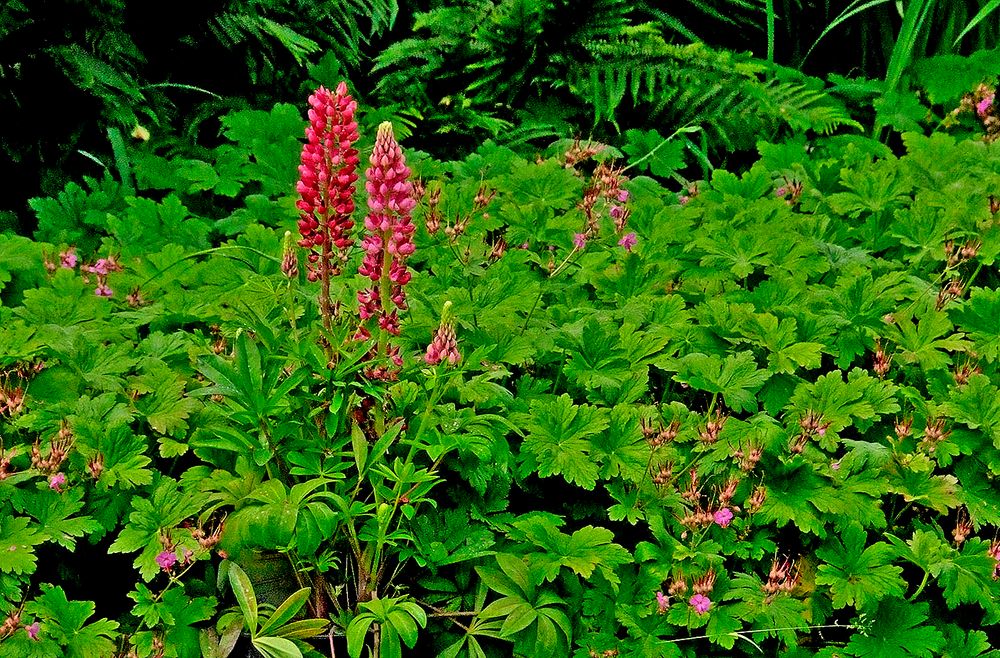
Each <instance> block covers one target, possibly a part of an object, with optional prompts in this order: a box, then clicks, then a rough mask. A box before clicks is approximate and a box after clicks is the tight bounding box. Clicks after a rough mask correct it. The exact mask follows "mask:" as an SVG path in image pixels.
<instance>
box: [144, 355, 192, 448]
mask: <svg viewBox="0 0 1000 658" xmlns="http://www.w3.org/2000/svg"><path fill="white" fill-rule="evenodd" d="M144 370H145V372H144V373H143V374H142V375H140V376H139V377H136V378H135V379H133V380H132V382H131V384H132V386H133V387H134V389H135V390H136V391H137V392H138V393H141V395H140V397H138V398H137V399H136V401H135V407H136V409H137V410H138V411H139V413H141V414H142V415H143V416H145V417H146V422H148V423H149V426H150V427H152V428H153V429H154V430H155V431H157V432H159V433H160V434H167V435H174V434H176V433H179V432H183V431H185V430H186V429H187V427H188V425H187V422H186V421H187V418H188V416H190V415H191V414H192V413H194V412H195V411H197V410H198V409H200V408H201V406H202V404H201V402H199V401H198V400H196V399H194V398H190V397H187V395H186V394H185V381H184V379H183V378H181V377H178V376H177V375H176V374H175V373H174V372H173V371H172V370H171V369H170V368H169V367H167V365H166V364H164V363H162V362H151V363H149V364H147V366H146V367H145V368H144ZM161 453H162V449H161ZM164 456H167V455H164ZM170 456H176V455H170Z"/></svg>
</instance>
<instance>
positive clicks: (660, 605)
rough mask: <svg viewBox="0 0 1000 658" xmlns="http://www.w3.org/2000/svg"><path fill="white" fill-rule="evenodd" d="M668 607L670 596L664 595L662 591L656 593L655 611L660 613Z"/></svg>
mask: <svg viewBox="0 0 1000 658" xmlns="http://www.w3.org/2000/svg"><path fill="white" fill-rule="evenodd" d="M669 607H670V597H669V596H665V595H664V594H663V592H657V593H656V611H657V612H658V613H660V614H661V615H662V614H663V613H664V612H666V611H667V608H669Z"/></svg>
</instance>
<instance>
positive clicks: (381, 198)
mask: <svg viewBox="0 0 1000 658" xmlns="http://www.w3.org/2000/svg"><path fill="white" fill-rule="evenodd" d="M370 162H371V167H369V168H368V171H367V178H368V180H367V181H366V182H365V189H366V190H367V192H368V210H369V212H368V216H367V217H365V237H364V239H363V240H362V241H361V247H362V248H363V249H364V251H365V256H364V260H363V261H362V262H361V266H360V267H359V268H358V273H359V274H361V275H362V276H365V277H368V278H369V279H371V281H372V285H371V286H370V287H368V288H366V289H365V290H362V291H361V292H359V293H358V302H359V304H360V307H359V310H358V312H359V315H360V316H361V320H362V323H364V322H365V321H367V320H369V319H374V320H375V322H376V323H377V325H378V327H379V328H380V329H381V330H382V335H381V337H380V339H379V347H378V356H379V357H385V356H389V357H391V358H392V360H393V362H394V363H395V364H396V365H397V366H398V365H401V364H402V361H401V359H400V358H399V355H398V352H397V351H396V350H394V349H392V348H391V347H390V346H389V345H388V339H387V336H386V335H392V336H396V335H398V334H399V313H398V312H399V311H402V310H406V308H407V306H406V294H405V293H404V292H403V286H405V285H406V284H407V283H409V281H410V278H411V276H412V275H411V274H410V272H409V271H408V270H407V268H406V259H407V258H408V257H409V256H410V255H411V254H412V253H413V251H414V245H413V232H414V230H415V227H414V225H413V221H412V219H411V217H410V213H411V211H412V210H413V207H414V206H415V205H416V201H415V200H414V197H413V183H411V182H410V181H409V180H408V179H409V177H410V168H409V167H407V166H406V158H405V157H404V156H403V150H402V149H401V148H400V147H399V143H398V142H397V141H396V138H395V136H394V135H393V133H392V124H391V123H389V122H388V121H386V122H383V123H382V124H381V125H380V126H379V127H378V135H377V137H376V138H375V148H374V149H373V150H372V155H371V159H370ZM366 333H368V330H367V329H366V328H364V327H362V330H360V331H359V334H360V335H362V336H364V335H365V334H366Z"/></svg>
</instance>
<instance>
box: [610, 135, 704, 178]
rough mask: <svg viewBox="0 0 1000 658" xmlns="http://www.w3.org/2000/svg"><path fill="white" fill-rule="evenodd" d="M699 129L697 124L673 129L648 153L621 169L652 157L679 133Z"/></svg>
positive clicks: (626, 169) (625, 169)
mask: <svg viewBox="0 0 1000 658" xmlns="http://www.w3.org/2000/svg"><path fill="white" fill-rule="evenodd" d="M699 130H701V128H700V127H699V126H691V125H686V126H681V127H680V128H678V129H677V130H675V131H674V132H673V133H672V134H671V135H670V136H669V137H667V138H666V139H664V140H663V141H662V142H660V143H659V144H657V145H656V146H655V147H653V149H652V150H651V151H650V152H649V153H647V154H646V155H644V156H642V157H641V158H639V159H638V160H636V161H635V162H633V163H632V164H630V165H629V166H627V167H624V168H622V171H623V172H624V171H628V170H629V169H631V168H632V167H634V166H636V165H637V164H640V163H642V162H645V161H646V160H649V159H650V158H651V157H653V156H654V155H655V154H656V152H657V151H659V150H660V149H661V148H663V147H664V146H665V145H666V144H667V142H669V141H670V140H672V139H673V138H674V137H677V136H678V135H680V134H681V133H693V132H698V131H699Z"/></svg>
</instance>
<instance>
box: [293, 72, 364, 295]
mask: <svg viewBox="0 0 1000 658" xmlns="http://www.w3.org/2000/svg"><path fill="white" fill-rule="evenodd" d="M357 107H358V104H357V102H356V101H355V100H354V99H353V98H351V96H350V95H349V94H348V93H347V85H346V84H344V83H343V82H341V83H340V84H339V85H337V90H336V91H335V92H331V91H330V90H329V89H327V88H326V87H320V88H319V89H317V90H316V92H315V93H314V94H312V95H311V96H310V97H309V127H308V128H306V144H305V145H304V146H303V147H302V157H301V164H300V165H299V176H300V178H299V182H298V184H297V185H296V191H297V192H298V193H299V201H298V202H297V203H296V207H297V208H298V209H299V212H300V218H299V234H300V235H301V236H302V239H301V240H299V246H301V247H303V248H305V249H309V250H310V251H311V252H312V253H310V254H309V274H308V277H309V280H310V281H316V280H318V279H319V278H320V277H321V270H320V269H318V268H317V267H316V266H315V263H317V262H318V261H319V260H320V256H319V254H317V253H316V252H315V249H316V248H321V249H323V252H324V254H327V255H329V254H330V252H331V251H332V249H334V248H335V249H337V250H338V252H340V255H341V256H342V257H345V254H344V252H345V250H346V249H347V248H348V247H350V246H351V244H352V239H351V238H350V236H349V233H350V231H351V229H352V228H353V227H354V222H353V221H352V220H351V215H352V213H353V212H354V183H355V182H356V181H357V180H358V175H357V173H355V169H356V168H357V165H358V151H357V149H355V148H353V144H354V142H356V141H357V140H358V123H357V121H355V120H354V112H355V110H356V109H357ZM324 261H325V262H324V263H322V265H321V267H322V268H330V269H333V270H336V268H337V265H336V264H334V263H331V262H329V258H326V259H324ZM332 273H335V272H332Z"/></svg>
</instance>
